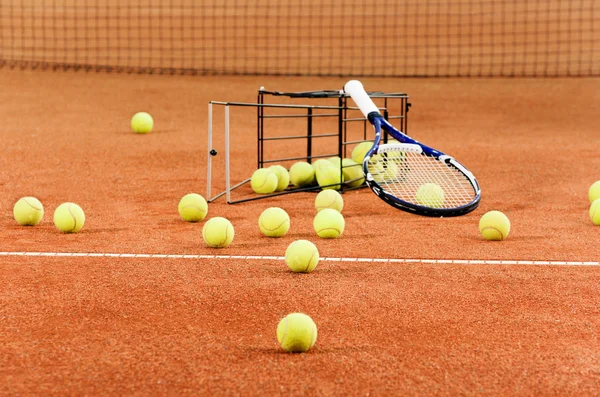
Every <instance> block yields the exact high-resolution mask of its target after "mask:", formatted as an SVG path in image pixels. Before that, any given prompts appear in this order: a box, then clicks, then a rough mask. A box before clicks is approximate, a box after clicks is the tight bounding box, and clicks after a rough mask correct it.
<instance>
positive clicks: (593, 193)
mask: <svg viewBox="0 0 600 397" xmlns="http://www.w3.org/2000/svg"><path fill="white" fill-rule="evenodd" d="M588 197H589V199H590V203H593V202H594V201H595V200H597V199H599V198H600V181H596V182H594V183H592V186H590V190H588Z"/></svg>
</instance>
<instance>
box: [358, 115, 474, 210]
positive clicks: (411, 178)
mask: <svg viewBox="0 0 600 397" xmlns="http://www.w3.org/2000/svg"><path fill="white" fill-rule="evenodd" d="M368 119H369V121H370V122H371V123H372V124H373V127H374V128H375V139H374V142H373V146H372V147H371V149H370V150H369V151H368V152H367V154H366V155H365V158H364V160H363V164H362V166H363V172H364V174H365V178H366V182H367V185H368V186H369V187H370V188H371V190H373V192H375V194H376V195H377V196H378V197H379V198H381V199H382V200H383V201H385V202H386V203H388V204H389V205H391V206H393V207H395V208H398V209H401V210H403V211H407V212H412V213H415V214H419V215H424V216H432V217H451V216H459V215H464V214H467V213H469V212H471V211H473V210H474V209H475V208H477V206H478V205H479V201H480V199H481V189H480V188H479V184H478V183H477V180H476V179H475V176H474V175H473V174H472V173H471V172H470V171H469V170H468V169H467V168H466V167H464V166H463V165H462V164H460V163H459V162H458V161H456V160H455V159H454V158H453V157H451V156H448V155H446V154H444V153H442V152H440V151H438V150H435V149H433V148H430V147H429V146H426V145H423V144H421V143H419V142H417V141H416V140H414V139H412V138H410V137H409V136H407V135H405V134H403V133H402V132H401V131H399V130H397V129H396V128H394V127H393V126H392V125H391V124H390V123H389V122H388V121H387V120H385V119H384V118H383V117H382V116H381V115H380V114H379V113H378V112H377V113H375V112H372V113H370V114H369V115H368ZM382 129H385V131H386V132H387V133H388V134H390V135H391V136H392V137H393V138H395V139H396V140H397V141H398V142H399V143H393V144H385V145H381V134H382Z"/></svg>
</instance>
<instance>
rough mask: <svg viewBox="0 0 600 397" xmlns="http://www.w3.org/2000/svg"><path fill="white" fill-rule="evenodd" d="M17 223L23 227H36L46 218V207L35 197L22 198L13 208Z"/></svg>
mask: <svg viewBox="0 0 600 397" xmlns="http://www.w3.org/2000/svg"><path fill="white" fill-rule="evenodd" d="M13 215H14V217H15V221H17V223H18V224H19V225H21V226H35V225H37V224H38V223H40V221H41V220H42V218H43V217H44V206H43V205H42V203H40V200H38V199H36V198H35V197H21V198H20V199H19V200H18V201H17V202H16V203H15V206H14V207H13Z"/></svg>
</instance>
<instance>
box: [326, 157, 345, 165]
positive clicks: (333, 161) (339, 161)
mask: <svg viewBox="0 0 600 397" xmlns="http://www.w3.org/2000/svg"><path fill="white" fill-rule="evenodd" d="M327 161H329V162H330V163H331V164H333V165H335V166H336V167H338V168H341V167H342V158H341V157H340V156H333V157H330V158H328V159H327Z"/></svg>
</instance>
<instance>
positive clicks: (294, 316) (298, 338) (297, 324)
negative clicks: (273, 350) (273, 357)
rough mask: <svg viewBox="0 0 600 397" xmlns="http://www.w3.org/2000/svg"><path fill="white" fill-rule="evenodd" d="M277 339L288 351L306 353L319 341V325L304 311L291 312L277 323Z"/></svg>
mask: <svg viewBox="0 0 600 397" xmlns="http://www.w3.org/2000/svg"><path fill="white" fill-rule="evenodd" d="M277 341H278V342H279V344H280V345H281V347H282V348H283V350H285V351H286V352H292V353H304V352H306V351H308V349H310V348H311V347H313V346H314V345H315V342H316V341H317V325H316V324H315V322H314V321H313V319H312V318H310V317H309V316H307V315H306V314H303V313H290V314H288V315H287V316H285V317H284V318H282V319H281V321H279V324H278V325H277Z"/></svg>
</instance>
